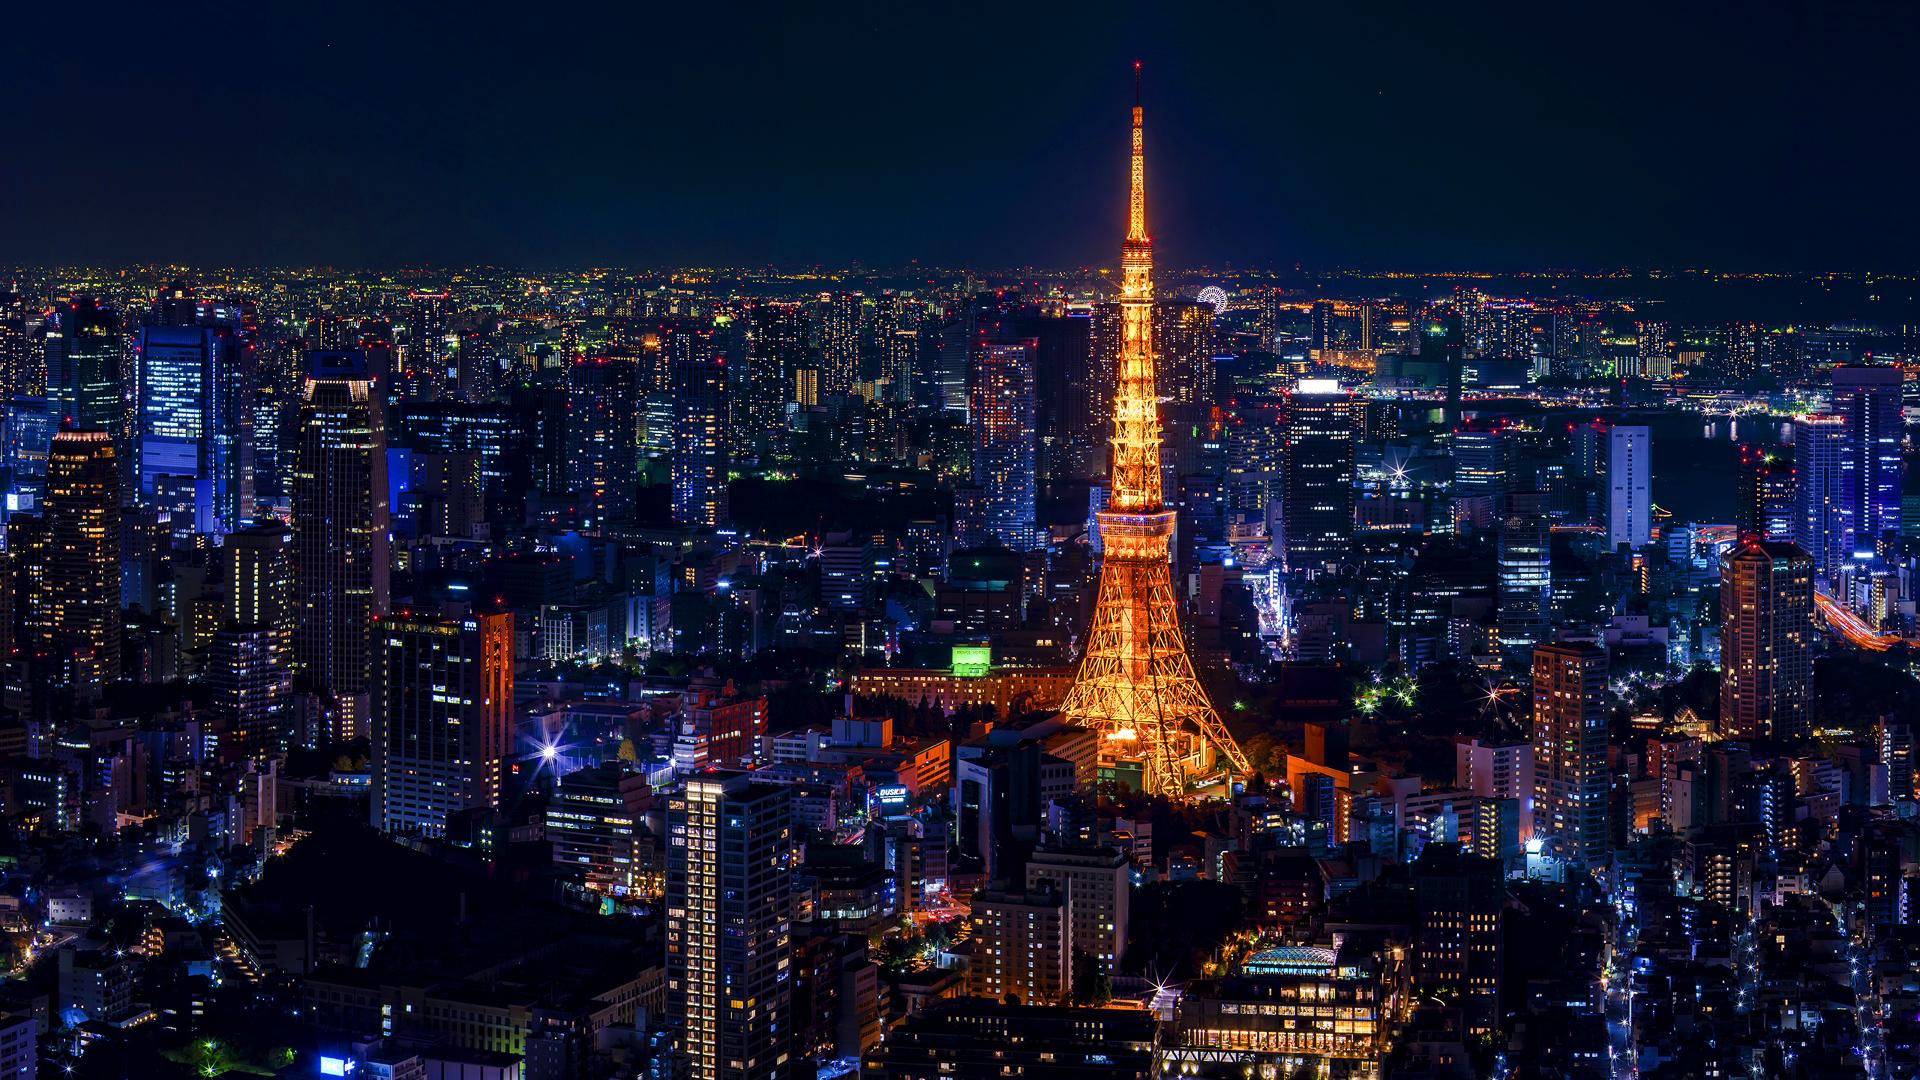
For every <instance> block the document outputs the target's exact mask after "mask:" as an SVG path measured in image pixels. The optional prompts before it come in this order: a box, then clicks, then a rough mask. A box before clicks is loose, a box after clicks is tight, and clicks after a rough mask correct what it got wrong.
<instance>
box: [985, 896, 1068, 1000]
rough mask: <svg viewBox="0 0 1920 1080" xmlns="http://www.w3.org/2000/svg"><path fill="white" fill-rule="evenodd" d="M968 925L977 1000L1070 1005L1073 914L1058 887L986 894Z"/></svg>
mask: <svg viewBox="0 0 1920 1080" xmlns="http://www.w3.org/2000/svg"><path fill="white" fill-rule="evenodd" d="M968 922H969V923H970V924H971V926H972V928H973V940H974V941H975V942H976V944H975V945H974V947H973V961H972V962H971V963H969V964H968V965H967V993H968V994H969V995H970V996H972V997H983V998H989V999H992V1000H994V1001H1005V1000H1007V999H1008V998H1013V999H1014V1000H1016V1001H1018V1002H1019V1003H1020V1004H1022V1005H1060V1004H1065V1003H1066V1001H1067V999H1068V995H1069V994H1071V993H1072V990H1073V944H1072V943H1073V929H1072V928H1073V910H1072V908H1071V906H1070V905H1069V902H1068V899H1067V894H1066V892H1065V891H1063V890H1062V889H1060V888H1059V887H1058V886H1057V885H1053V884H1042V885H1041V886H1040V887H1038V888H1035V889H1025V890H1004V889H982V890H980V891H979V892H977V893H974V894H973V902H972V906H971V910H970V913H969V915H968Z"/></svg>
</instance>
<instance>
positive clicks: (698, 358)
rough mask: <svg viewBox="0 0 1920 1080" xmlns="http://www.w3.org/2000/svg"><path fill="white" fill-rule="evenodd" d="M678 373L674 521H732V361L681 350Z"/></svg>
mask: <svg viewBox="0 0 1920 1080" xmlns="http://www.w3.org/2000/svg"><path fill="white" fill-rule="evenodd" d="M672 376H673V458H672V462H671V470H672V473H673V520H674V522H675V523H676V524H680V525H698V526H704V527H706V528H717V527H718V526H720V525H722V524H724V523H725V522H726V520H727V512H728V508H727V481H728V458H727V361H726V359H725V357H722V356H720V355H718V354H715V353H711V352H709V351H707V350H689V351H688V352H686V353H676V354H675V356H674V357H673V362H672Z"/></svg>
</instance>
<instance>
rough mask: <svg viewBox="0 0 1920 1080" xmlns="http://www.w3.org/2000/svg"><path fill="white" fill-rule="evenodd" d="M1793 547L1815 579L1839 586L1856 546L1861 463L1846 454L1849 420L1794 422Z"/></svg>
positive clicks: (1822, 418)
mask: <svg viewBox="0 0 1920 1080" xmlns="http://www.w3.org/2000/svg"><path fill="white" fill-rule="evenodd" d="M1793 482H1794V493H1793V503H1794V511H1793V542H1794V543H1796V544H1798V545H1800V550H1802V551H1804V552H1806V553H1807V555H1808V556H1810V557H1811V558H1812V559H1813V576H1814V577H1815V578H1816V579H1818V580H1822V581H1834V580H1836V579H1837V578H1838V577H1839V575H1840V568H1841V567H1843V566H1845V565H1846V562H1847V559H1848V557H1849V556H1851V555H1852V554H1853V549H1854V545H1855V524H1856V520H1857V519H1856V518H1855V517H1854V515H1855V513H1856V512H1857V510H1858V508H1859V499H1858V492H1859V482H1860V462H1859V459H1858V457H1856V456H1855V455H1852V454H1849V453H1848V452H1847V421H1846V418H1845V417H1842V416H1836V415H1833V414H1815V415H1812V416H1801V417H1796V418H1795V419H1794V421H1793Z"/></svg>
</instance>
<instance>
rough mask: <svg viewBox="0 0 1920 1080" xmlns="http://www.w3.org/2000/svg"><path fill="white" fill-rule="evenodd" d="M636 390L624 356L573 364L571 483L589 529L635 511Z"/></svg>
mask: <svg viewBox="0 0 1920 1080" xmlns="http://www.w3.org/2000/svg"><path fill="white" fill-rule="evenodd" d="M635 393H636V387H635V385H634V369H633V363H632V361H630V360H627V359H625V358H623V357H617V356H592V357H586V356H583V357H580V358H579V359H577V360H575V361H574V362H573V364H572V365H571V366H570V367H568V368H567V430H566V461H567V487H568V490H569V491H570V492H572V494H573V497H574V498H575V499H577V500H579V501H578V503H577V504H576V505H575V511H576V513H577V516H578V518H579V520H580V523H581V526H582V527H583V528H589V529H604V528H606V526H607V523H608V522H610V521H615V520H618V519H621V518H624V517H626V516H628V515H629V514H631V513H632V512H633V492H634V486H635V484H636V483H637V482H638V477H637V475H636V474H635V472H634V407H635Z"/></svg>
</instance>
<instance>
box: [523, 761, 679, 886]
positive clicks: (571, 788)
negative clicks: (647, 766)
mask: <svg viewBox="0 0 1920 1080" xmlns="http://www.w3.org/2000/svg"><path fill="white" fill-rule="evenodd" d="M649 794H650V792H649V790H648V788H647V781H646V777H644V776H642V775H641V774H640V773H638V772H635V771H634V769H633V767H632V764H631V763H630V762H625V761H607V762H602V763H601V764H599V765H595V766H593V767H591V768H585V769H575V770H574V771H572V772H570V773H568V774H566V775H565V776H563V777H561V778H560V783H559V784H558V785H557V786H556V787H555V788H554V792H553V798H552V800H551V801H550V802H548V804H547V811H546V829H547V839H548V841H549V842H551V843H552V844H553V861H554V865H555V866H556V867H558V868H559V869H560V870H561V871H563V872H565V873H568V874H578V875H579V877H578V878H577V879H572V880H577V881H578V883H579V885H580V886H581V887H583V888H585V889H587V890H588V891H590V892H597V893H603V894H605V895H608V896H658V895H659V892H658V890H659V881H658V878H657V873H658V872H657V868H656V867H655V866H653V865H651V864H650V863H649V861H648V860H647V859H646V858H645V857H644V856H643V854H642V849H643V847H645V845H646V840H647V837H646V830H645V828H644V826H643V825H642V821H641V818H642V815H643V813H644V810H645V807H646V803H647V797H648V795H649ZM570 883H571V881H570Z"/></svg>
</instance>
